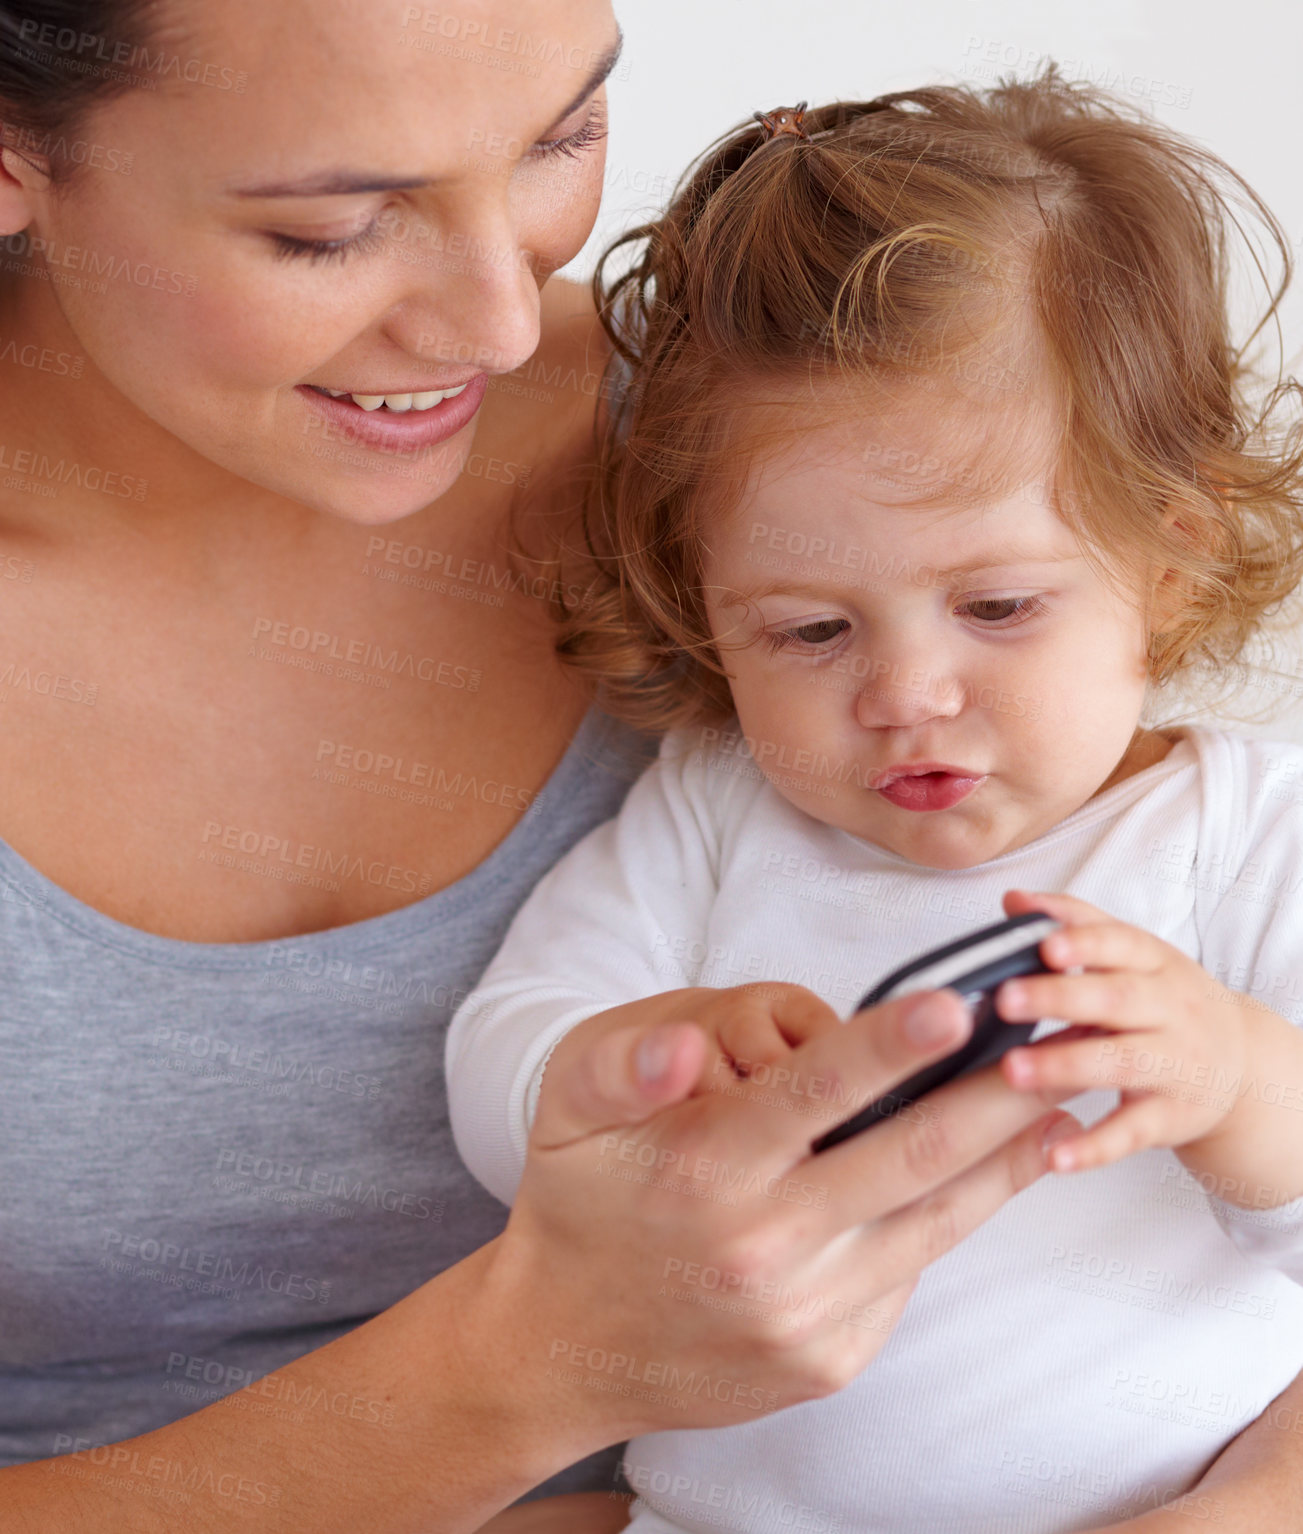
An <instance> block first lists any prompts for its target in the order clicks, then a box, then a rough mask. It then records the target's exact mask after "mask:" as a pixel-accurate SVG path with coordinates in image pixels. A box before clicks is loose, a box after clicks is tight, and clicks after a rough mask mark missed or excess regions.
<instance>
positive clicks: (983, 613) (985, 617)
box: [962, 597, 1045, 628]
mask: <svg viewBox="0 0 1303 1534" xmlns="http://www.w3.org/2000/svg"><path fill="white" fill-rule="evenodd" d="M962 606H963V607H964V608H967V609H968V610H969V612H971V613H972V615H973V617H975V618H977V619H978V621H979V622H980V623H981V625H982V627H984V628H997V627H998V628H1016V627H1017V626H1018V624H1020V623H1026V621H1027V620H1028V619H1029V618H1034V617H1035V616H1036V614H1037V613H1038V612H1040V611H1041V609H1042V608H1043V607H1044V606H1045V604H1044V603H1043V602H1042V601H1041V599H1040V597H976V598H974V599H973V601H971V602H964V603H963V604H962ZM1008 619H1012V620H1013V621H1012V622H1008V621H1006V620H1008Z"/></svg>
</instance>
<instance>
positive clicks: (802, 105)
mask: <svg viewBox="0 0 1303 1534" xmlns="http://www.w3.org/2000/svg"><path fill="white" fill-rule="evenodd" d="M809 105H810V103H809V102H808V101H798V102H797V103H796V105H795V106H794V107H775V108H774V109H773V111H772V112H753V113H752V114H751V115H752V117H754V118H755V120H756V121H757V122H758V123H759V124H760V126H761V127H762V128H763V129H764V130H765V132H766V134H767V135H768V136H767V137H766V139H765V143H766V144H767V143H769V142H770V140H772V139H776V138H783V137H786V138H803V139H808V138H809V137H810V135H809V134H808V133H807V132H806V131H805V109H806V107H808V106H809Z"/></svg>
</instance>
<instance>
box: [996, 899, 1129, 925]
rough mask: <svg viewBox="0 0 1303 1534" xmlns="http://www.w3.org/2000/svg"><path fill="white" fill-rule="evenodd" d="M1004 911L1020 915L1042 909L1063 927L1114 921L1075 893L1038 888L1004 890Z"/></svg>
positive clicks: (1012, 914)
mask: <svg viewBox="0 0 1303 1534" xmlns="http://www.w3.org/2000/svg"><path fill="white" fill-rule="evenodd" d="M1002 900H1003V905H1004V909H1005V911H1006V912H1007V913H1008V915H1010V916H1022V915H1023V914H1024V913H1025V912H1027V911H1043V912H1044V913H1045V915H1046V916H1053V917H1054V918H1055V920H1056V921H1061V922H1062V923H1063V924H1064V926H1065V927H1080V926H1082V925H1083V924H1085V923H1089V922H1097V921H1116V920H1117V918H1116V917H1115V916H1110V915H1109V913H1108V912H1107V911H1101V910H1100V909H1099V907H1098V906H1093V905H1091V904H1090V903H1089V902H1088V901H1085V900H1078V899H1077V897H1076V896H1075V895H1058V894H1051V893H1043V892H1041V891H1039V890H1006V891H1005V892H1004V895H1003V897H1002Z"/></svg>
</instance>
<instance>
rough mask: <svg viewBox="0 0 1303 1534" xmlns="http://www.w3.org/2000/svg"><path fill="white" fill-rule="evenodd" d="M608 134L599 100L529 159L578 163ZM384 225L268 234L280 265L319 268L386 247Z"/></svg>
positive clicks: (378, 218) (537, 147)
mask: <svg viewBox="0 0 1303 1534" xmlns="http://www.w3.org/2000/svg"><path fill="white" fill-rule="evenodd" d="M606 131H607V119H606V104H605V101H604V100H599V99H596V98H595V99H594V100H593V101H592V102H591V103H590V104H589V110H588V114H587V116H586V117H585V118H584V120H583V122H581V123H580V125H579V126H578V127H577V128H576V129H574V130H573V132H570V133H567V134H565V135H564V136H563V137H561V138H554V139H541V140H540V141H539V142H538V143H537V144H535V145H534V146H533V148H532V149H530V150H529V151H528V153H527V154H526V155H525V159H526V161H532V162H534V163H535V164H537V163H538V162H539V161H540V160H548V159H551V158H553V157H554V156H563V157H565V158H568V159H572V160H573V159H578V158H579V157H580V156H581V155H582V154H584V153H585V152H586V151H587V150H590V149H593V148H594V147H595V146H596V145H598V144H600V143H601V142H602V140H603V139H604V138H605V137H606ZM383 222H384V217H383V215H382V214H377V215H376V217H375V218H373V219H372V220H371V222H370V223H369V224H368V225H367V226H366V228H365V229H363V230H361V231H359V233H357V234H353V235H349V236H347V237H346V238H344V239H339V240H307V239H302V238H300V237H297V236H295V235H292V234H278V233H275V232H274V231H268V233H269V235H270V238H271V241H272V243H273V245H274V246H275V256H276V259H277V260H278V261H281V260H286V259H288V258H290V257H294V256H299V257H302V258H304V259H305V260H307V261H310V262H312V263H313V264H314V265H315V264H316V263H317V262H318V261H346V260H347V259H348V258H349V256H354V255H363V254H365V253H367V252H370V251H373V250H376V249H378V248H379V247H380V246H381V245H383V244H384V238H385V237H384V231H383V228H382V225H383Z"/></svg>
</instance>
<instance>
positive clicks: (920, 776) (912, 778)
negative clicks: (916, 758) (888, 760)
mask: <svg viewBox="0 0 1303 1534" xmlns="http://www.w3.org/2000/svg"><path fill="white" fill-rule="evenodd" d="M985 781H986V774H985V773H978V772H973V771H972V769H971V768H968V767H954V766H950V765H948V764H947V763H945V762H910V763H907V764H906V765H905V766H903V767H889V768H888V769H887V770H886V771H885V772H883V773H880V774H879V775H878V777H877V779H876V780H875V781H874V782H873V784H872V785H871V787H872V788H873V789H874V790H875V791H876V792H877V793H880V794H881V795H882V797H883V798H884V799H885V800H887V802H888V803H889V804H894V805H895V806H896V808H897V809H901V810H948V809H950V808H951V806H952V805H956V804H958V803H959V801H960V800H961V799H965V798H967V797H968V795H969V794H971V793H972V792H973V790H974V789H975V788H976V787H977V786H978V784H980V783H983V782H985Z"/></svg>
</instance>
